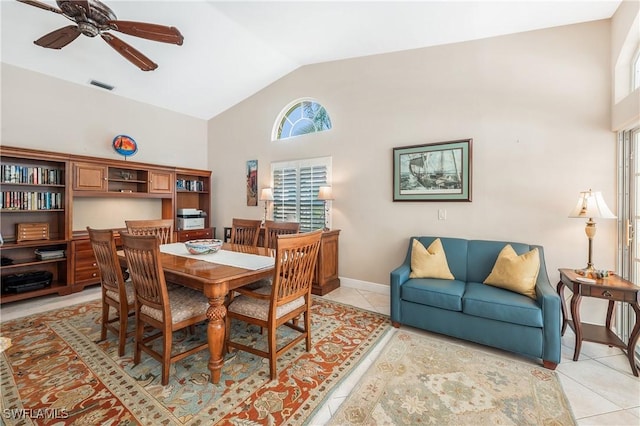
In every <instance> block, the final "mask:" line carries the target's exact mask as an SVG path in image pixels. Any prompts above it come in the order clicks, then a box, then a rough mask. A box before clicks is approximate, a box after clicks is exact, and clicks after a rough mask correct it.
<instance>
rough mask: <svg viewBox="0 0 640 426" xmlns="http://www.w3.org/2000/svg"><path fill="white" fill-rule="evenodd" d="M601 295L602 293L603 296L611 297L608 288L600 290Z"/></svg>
mask: <svg viewBox="0 0 640 426" xmlns="http://www.w3.org/2000/svg"><path fill="white" fill-rule="evenodd" d="M602 295H603V296H604V297H611V296H612V294H611V293H609V290H605V291H603V292H602Z"/></svg>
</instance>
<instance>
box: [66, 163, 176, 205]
mask: <svg viewBox="0 0 640 426" xmlns="http://www.w3.org/2000/svg"><path fill="white" fill-rule="evenodd" d="M119 163H121V162H118V164H117V165H116V164H114V165H106V166H105V165H102V164H99V163H95V164H94V163H90V162H74V163H73V190H74V191H76V195H77V196H100V195H103V196H104V195H109V196H131V197H133V196H149V194H158V196H160V197H163V196H166V195H170V196H171V195H173V188H174V186H173V182H174V176H175V174H174V172H173V171H170V170H160V169H157V170H156V169H152V168H147V167H144V165H136V166H129V165H125V164H122V165H121V164H119Z"/></svg>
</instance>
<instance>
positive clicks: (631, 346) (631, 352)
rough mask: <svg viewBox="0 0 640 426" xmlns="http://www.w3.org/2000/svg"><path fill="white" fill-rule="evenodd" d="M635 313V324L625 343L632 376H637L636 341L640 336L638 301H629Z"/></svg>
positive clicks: (639, 307)
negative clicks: (627, 341)
mask: <svg viewBox="0 0 640 426" xmlns="http://www.w3.org/2000/svg"><path fill="white" fill-rule="evenodd" d="M629 305H631V307H632V308H633V311H634V312H635V313H636V325H634V326H633V331H632V332H631V336H629V343H627V358H629V364H631V372H632V373H633V375H634V376H636V377H638V367H636V359H635V352H636V343H638V337H640V306H639V305H638V302H633V303H629Z"/></svg>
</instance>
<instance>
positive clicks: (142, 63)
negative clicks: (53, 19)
mask: <svg viewBox="0 0 640 426" xmlns="http://www.w3.org/2000/svg"><path fill="white" fill-rule="evenodd" d="M18 1H19V2H21V3H25V4H29V5H31V6H35V7H39V8H40V9H44V10H48V11H51V12H55V13H58V14H60V15H62V16H64V17H65V18H67V19H69V20H71V21H73V22H75V25H69V26H67V27H63V28H59V29H57V30H55V31H52V32H50V33H49V34H47V35H44V36H42V37H40V38H39V39H38V40H36V41H34V43H35V44H37V45H38V46H42V47H46V48H49V49H62V48H63V47H65V46H66V45H67V44H69V43H71V42H72V41H73V40H75V39H76V38H78V36H80V34H84V35H86V36H88V37H95V36H97V35H100V37H102V39H103V40H104V41H106V42H107V43H108V44H109V46H111V47H113V48H114V49H115V50H116V51H117V52H118V53H120V54H121V55H122V56H124V57H125V59H127V60H128V61H130V62H131V63H133V64H134V65H136V66H137V67H138V68H140V69H141V70H142V71H152V70H154V69H156V68H158V64H156V63H155V62H153V61H152V60H151V59H149V58H147V57H146V56H145V55H143V54H142V53H140V52H139V51H138V50H136V49H134V48H133V47H131V46H130V45H129V44H127V43H125V42H124V41H122V40H120V39H119V38H118V37H116V36H115V35H113V34H111V33H109V32H107V31H119V32H121V33H125V34H129V35H132V36H136V37H141V38H146V39H149V40H153V41H160V42H162V43H171V44H177V45H182V42H183V40H184V37H182V34H180V31H178V29H177V28H175V27H167V26H164V25H158V24H148V23H145V22H133V21H119V20H118V19H117V17H116V15H115V13H113V11H112V10H111V9H110V8H109V7H107V6H106V5H105V4H103V3H102V2H100V1H98V0H74V1H72V0H58V1H56V3H57V4H58V7H59V9H58V8H56V7H53V6H50V5H48V4H46V3H43V2H40V1H38V0H18Z"/></svg>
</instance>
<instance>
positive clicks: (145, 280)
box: [121, 233, 209, 386]
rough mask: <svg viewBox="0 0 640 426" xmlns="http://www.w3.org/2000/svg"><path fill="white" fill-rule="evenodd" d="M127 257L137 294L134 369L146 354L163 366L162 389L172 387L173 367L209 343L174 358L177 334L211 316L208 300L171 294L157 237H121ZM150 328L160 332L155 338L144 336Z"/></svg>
mask: <svg viewBox="0 0 640 426" xmlns="http://www.w3.org/2000/svg"><path fill="white" fill-rule="evenodd" d="M121 237H122V244H123V249H124V254H125V257H126V259H127V264H128V266H129V273H130V274H131V280H132V281H133V286H134V288H135V293H136V303H135V313H136V332H135V342H136V345H135V351H134V357H133V363H134V365H137V364H138V363H140V355H141V352H146V353H147V354H149V355H150V356H151V357H153V358H154V359H156V360H158V361H160V362H161V363H162V385H163V386H165V385H167V384H168V383H169V369H170V367H171V363H173V362H176V361H179V360H181V359H183V358H186V357H188V356H189V355H191V354H193V353H195V352H198V351H201V350H203V349H206V348H207V347H208V343H207V341H206V340H205V341H204V343H200V344H198V345H196V346H194V347H191V348H190V349H187V350H186V351H184V352H181V353H177V354H172V344H173V333H174V332H175V331H178V330H181V329H184V328H188V327H190V326H193V325H195V324H197V323H199V322H201V321H204V320H205V319H206V318H207V316H206V312H207V309H208V308H209V302H208V300H207V298H206V297H205V296H204V294H202V293H201V292H199V291H196V290H192V289H189V288H186V287H179V288H176V289H174V290H172V291H167V284H166V282H165V278H164V272H163V270H162V264H161V263H160V246H159V244H160V240H159V239H158V238H157V237H155V236H154V235H131V234H127V233H123V234H121ZM145 325H146V326H150V327H153V328H155V329H157V330H159V332H158V333H156V334H153V335H151V336H146V337H144V336H143V331H144V329H145ZM157 338H162V352H159V351H156V350H154V349H153V341H154V340H156V339H157Z"/></svg>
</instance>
